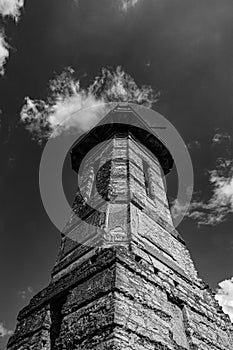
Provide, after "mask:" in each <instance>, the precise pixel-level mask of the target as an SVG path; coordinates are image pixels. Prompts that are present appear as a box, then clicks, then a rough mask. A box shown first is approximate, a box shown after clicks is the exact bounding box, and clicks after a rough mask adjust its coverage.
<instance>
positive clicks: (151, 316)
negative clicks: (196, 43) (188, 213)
mask: <svg viewBox="0 0 233 350" xmlns="http://www.w3.org/2000/svg"><path fill="white" fill-rule="evenodd" d="M142 117H143V116H142ZM142 117H141V116H140V115H138V114H137V113H136V112H135V110H134V108H133V106H132V105H128V104H119V105H118V106H117V107H116V108H115V109H114V110H112V111H111V112H110V113H109V114H108V115H107V116H106V117H105V118H104V119H103V120H102V122H100V124H99V125H98V126H97V127H95V128H93V129H92V130H91V131H90V132H89V133H88V134H87V135H85V136H84V137H83V138H82V139H81V140H80V141H79V142H78V143H77V144H76V145H75V146H74V147H73V149H72V153H71V158H72V167H73V169H74V170H75V171H76V172H77V173H78V174H79V177H80V179H79V186H78V190H77V193H76V196H75V201H74V205H73V213H72V215H71V218H70V221H69V223H67V225H66V228H65V230H64V234H63V238H62V243H61V248H60V251H59V254H58V258H57V261H56V264H55V266H54V269H53V271H52V278H51V281H50V284H49V285H48V287H47V288H45V289H44V290H42V291H41V292H40V293H38V294H37V295H36V296H34V297H33V298H32V300H31V301H30V304H29V305H28V306H27V307H26V308H24V309H23V310H22V311H21V312H20V314H19V316H18V324H17V328H16V331H15V333H14V335H13V336H12V337H11V338H10V340H9V343H8V349H10V350H25V349H27V350H35V349H36V350H37V349H38V350H42V349H46V350H65V349H68V350H84V349H85V350H108V349H109V350H110V349H113V350H123V349H124V350H125V349H126V350H143V349H145V350H155V349H163V350H168V349H169V350H187V349H190V350H197V349H198V350H230V349H232V347H233V340H232V325H231V323H230V321H229V318H228V317H227V316H226V315H224V314H223V312H222V311H221V310H220V308H219V306H218V305H217V302H216V301H215V300H214V297H213V296H212V293H211V291H210V290H209V289H208V288H207V287H206V285H205V284H204V283H203V282H202V280H201V279H200V278H199V277H198V275H197V272H196V270H195V267H194V264H193V262H192V259H191V257H190V254H189V252H188V250H187V248H186V246H185V243H184V241H183V240H182V238H181V237H180V235H179V234H178V232H177V231H176V230H175V229H174V226H173V223H172V218H171V214H170V210H169V206H168V202H167V196H166V191H165V185H164V174H167V173H168V172H169V170H170V169H171V167H172V165H173V160H172V156H171V154H170V152H169V151H168V150H167V148H166V146H165V145H164V144H163V143H162V142H161V141H160V140H159V139H158V137H157V136H156V135H155V134H154V133H153V131H152V130H150V128H149V126H148V125H147V124H146V123H145V122H144V121H143V118H142Z"/></svg>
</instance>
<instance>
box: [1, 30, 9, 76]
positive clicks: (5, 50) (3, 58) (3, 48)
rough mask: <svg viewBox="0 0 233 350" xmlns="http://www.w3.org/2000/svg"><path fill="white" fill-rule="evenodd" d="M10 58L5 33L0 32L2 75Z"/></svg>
mask: <svg viewBox="0 0 233 350" xmlns="http://www.w3.org/2000/svg"><path fill="white" fill-rule="evenodd" d="M8 57H9V50H8V44H7V42H6V40H5V36H4V33H3V32H0V74H1V75H3V74H4V68H3V67H4V64H5V63H6V60H7V59H8Z"/></svg>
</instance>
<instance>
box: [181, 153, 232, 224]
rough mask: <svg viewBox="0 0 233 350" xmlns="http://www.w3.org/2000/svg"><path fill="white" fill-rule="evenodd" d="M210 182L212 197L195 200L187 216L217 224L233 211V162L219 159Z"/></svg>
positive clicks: (211, 173) (203, 222) (211, 174)
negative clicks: (205, 199)
mask: <svg viewBox="0 0 233 350" xmlns="http://www.w3.org/2000/svg"><path fill="white" fill-rule="evenodd" d="M209 182H210V185H211V187H212V195H211V197H210V198H209V200H208V201H206V202H204V201H198V200H195V201H193V202H192V203H191V205H190V208H189V212H188V214H187V216H188V217H190V218H192V219H194V220H197V222H198V224H199V225H212V226H215V225H217V224H219V223H221V222H223V221H225V220H226V218H227V216H228V215H229V214H232V213H233V162H232V161H231V160H222V159H221V161H220V160H219V162H218V166H217V169H215V170H212V171H210V172H209Z"/></svg>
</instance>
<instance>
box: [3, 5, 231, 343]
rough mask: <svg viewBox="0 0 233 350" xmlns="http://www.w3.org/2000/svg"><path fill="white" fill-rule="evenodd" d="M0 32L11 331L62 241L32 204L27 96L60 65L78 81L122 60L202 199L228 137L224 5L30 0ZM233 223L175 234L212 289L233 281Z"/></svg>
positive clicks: (44, 280)
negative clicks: (6, 54) (149, 90)
mask: <svg viewBox="0 0 233 350" xmlns="http://www.w3.org/2000/svg"><path fill="white" fill-rule="evenodd" d="M2 26H4V28H5V32H6V36H7V40H8V42H9V43H10V45H11V52H10V58H9V60H8V61H7V64H6V66H5V71H6V72H5V75H4V76H3V77H1V78H0V109H1V111H2V114H1V128H0V137H1V140H0V141H1V149H0V152H1V170H0V198H1V200H0V205H1V208H0V233H1V238H2V244H1V246H0V277H1V288H0V311H1V312H0V323H1V322H4V324H5V326H6V327H7V328H8V329H14V327H15V323H16V316H17V313H18V312H19V310H20V309H21V308H22V307H23V306H25V305H26V304H27V303H28V302H29V299H30V298H31V297H32V295H33V294H34V293H36V292H38V291H39V290H40V289H42V288H43V287H44V286H46V285H47V284H48V282H49V278H50V271H51V269H52V267H53V264H54V261H55V258H56V254H57V251H58V248H59V243H60V237H59V234H58V231H57V230H56V229H55V228H54V226H53V225H52V223H51V222H50V220H49V218H48V217H47V214H46V212H45V210H44V208H43V205H42V202H41V199H40V193H39V183H38V169H39V163H40V157H41V154H42V151H43V146H39V145H38V144H37V143H36V142H35V141H33V140H32V139H31V135H30V134H29V132H28V131H26V130H25V129H24V127H23V125H21V124H19V119H20V110H21V108H22V105H23V103H24V98H25V97H26V96H30V97H31V98H42V99H44V98H46V95H47V87H48V81H49V80H50V79H51V78H53V77H54V75H55V74H56V73H60V72H61V71H62V70H63V69H64V68H65V67H67V66H72V67H73V68H74V69H75V70H76V71H77V72H78V75H79V76H80V77H81V78H82V83H83V84H84V86H85V85H86V86H87V85H88V84H90V82H91V81H92V80H93V78H94V77H95V76H96V75H97V74H98V73H99V71H100V69H101V68H102V67H116V66H117V65H121V66H122V67H123V69H124V70H125V71H126V72H127V73H129V74H130V75H131V76H132V77H133V78H134V79H135V81H136V82H137V84H138V85H143V84H149V85H151V86H152V87H153V89H154V90H155V91H157V90H159V91H160V92H161V96H160V100H159V102H158V103H157V104H156V105H155V106H154V109H156V110H157V111H158V112H160V113H161V114H162V115H164V116H165V117H166V118H167V119H168V120H169V121H170V122H171V123H173V125H174V126H175V127H176V129H177V130H178V131H179V133H180V134H181V136H182V137H183V139H184V141H185V142H186V144H187V145H189V147H190V154H191V157H192V160H193V167H194V175H195V190H196V191H199V193H200V194H201V196H203V198H204V199H205V198H206V197H208V196H211V192H208V191H209V189H208V186H206V183H207V182H208V177H207V171H208V170H211V169H213V168H214V166H215V163H216V159H217V157H225V156H226V149H225V148H224V145H223V144H221V145H220V146H221V147H217V146H214V147H213V144H212V142H211V140H212V138H213V137H214V135H215V134H216V132H219V133H228V135H230V136H232V134H233V119H232V114H233V113H232V112H233V1H232V0H221V1H219V0H202V1H197V0H139V1H138V3H137V5H135V6H134V7H132V8H129V9H128V11H127V12H124V11H120V10H119V8H118V5H117V0H115V1H113V0H80V1H76V2H75V1H73V0H66V1H64V0H30V1H26V3H25V7H24V9H23V10H22V15H21V19H20V21H19V23H18V24H17V25H16V24H15V23H14V22H13V21H12V20H10V19H9V20H4V21H2ZM196 141H198V143H197V142H196ZM228 153H229V152H228ZM65 173H66V175H65V179H66V180H67V181H68V182H69V183H68V184H67V185H65V187H66V188H67V193H68V195H69V197H70V198H71V197H72V193H74V191H75V183H76V178H75V174H74V173H73V172H72V170H71V169H69V168H68V166H66V172H65ZM169 176H172V174H171V175H169ZM232 226H233V217H232V214H229V215H228V216H227V218H226V220H225V222H223V223H220V224H219V225H217V226H211V225H207V226H200V227H199V226H198V224H197V222H196V221H193V220H191V219H186V220H185V221H183V222H182V224H181V225H180V226H179V228H178V230H179V232H180V233H181V235H182V236H183V238H184V239H185V240H186V242H187V245H188V247H189V249H190V252H191V255H192V257H193V259H194V261H195V264H196V267H197V269H198V270H199V273H200V276H201V277H202V278H203V279H204V280H205V281H206V282H207V283H208V284H209V285H210V286H211V287H213V288H216V286H217V283H218V282H219V281H221V280H224V279H226V278H230V277H231V276H233V236H232ZM32 290H33V291H32ZM6 340H7V337H4V338H0V349H1V350H2V349H4V346H5V345H4V344H5V343H6Z"/></svg>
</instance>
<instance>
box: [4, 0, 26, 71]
mask: <svg viewBox="0 0 233 350" xmlns="http://www.w3.org/2000/svg"><path fill="white" fill-rule="evenodd" d="M23 6H24V0H0V15H1V16H2V17H11V18H13V19H14V20H15V21H16V22H17V21H18V20H19V17H20V10H21V9H22V7H23ZM8 57H9V45H8V44H7V42H6V38H5V35H4V31H3V29H1V30H0V74H1V75H3V74H4V65H5V63H6V60H7V59H8Z"/></svg>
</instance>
